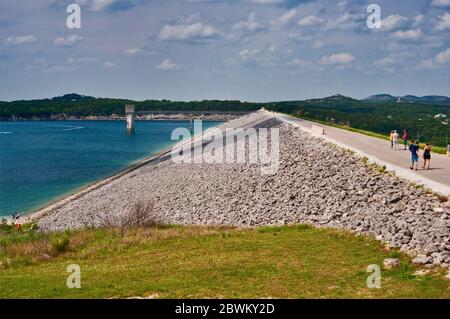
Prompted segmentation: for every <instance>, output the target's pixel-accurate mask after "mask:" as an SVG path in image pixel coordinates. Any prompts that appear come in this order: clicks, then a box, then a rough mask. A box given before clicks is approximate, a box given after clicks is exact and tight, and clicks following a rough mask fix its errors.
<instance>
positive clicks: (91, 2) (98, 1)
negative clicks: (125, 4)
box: [75, 0, 120, 11]
mask: <svg viewBox="0 0 450 319" xmlns="http://www.w3.org/2000/svg"><path fill="white" fill-rule="evenodd" d="M119 1H120V0H76V1H75V3H77V4H79V5H80V6H85V7H87V8H88V9H89V10H91V11H103V10H105V9H107V8H109V7H110V6H111V5H113V4H114V3H117V2H119Z"/></svg>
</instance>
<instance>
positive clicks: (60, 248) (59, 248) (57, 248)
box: [51, 236, 70, 253]
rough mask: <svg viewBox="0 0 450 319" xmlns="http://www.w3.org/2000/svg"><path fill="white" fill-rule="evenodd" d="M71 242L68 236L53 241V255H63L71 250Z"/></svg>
mask: <svg viewBox="0 0 450 319" xmlns="http://www.w3.org/2000/svg"><path fill="white" fill-rule="evenodd" d="M69 244H70V240H69V237H68V236H63V237H56V238H53V239H52V241H51V247H52V252H53V253H62V252H65V251H67V248H69Z"/></svg>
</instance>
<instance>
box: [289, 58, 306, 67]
mask: <svg viewBox="0 0 450 319" xmlns="http://www.w3.org/2000/svg"><path fill="white" fill-rule="evenodd" d="M289 65H293V66H297V67H307V66H311V63H310V62H309V61H306V60H303V59H294V60H292V61H291V62H290V63H289Z"/></svg>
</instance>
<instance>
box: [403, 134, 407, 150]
mask: <svg viewBox="0 0 450 319" xmlns="http://www.w3.org/2000/svg"><path fill="white" fill-rule="evenodd" d="M402 140H403V146H404V147H405V150H406V146H407V144H408V132H406V130H403V135H402Z"/></svg>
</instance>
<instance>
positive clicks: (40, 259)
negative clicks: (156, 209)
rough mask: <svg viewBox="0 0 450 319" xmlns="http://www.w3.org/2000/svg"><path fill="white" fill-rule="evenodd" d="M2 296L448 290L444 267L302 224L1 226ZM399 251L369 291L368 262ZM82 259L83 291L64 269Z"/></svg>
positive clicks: (434, 293)
mask: <svg viewBox="0 0 450 319" xmlns="http://www.w3.org/2000/svg"><path fill="white" fill-rule="evenodd" d="M0 249H1V250H0V260H1V261H2V263H1V266H0V298H14V297H18V298H54V297H56V298H84V297H86V298H119V297H132V296H143V297H146V296H150V295H153V296H156V297H158V298H222V297H224V298H256V297H273V298H323V297H325V298H419V297H421V298H432V297H434V298H436V297H437V298H450V280H447V279H445V278H444V277H443V276H444V273H443V272H442V271H435V272H432V273H430V274H427V275H425V276H414V275H413V273H414V272H415V271H416V269H415V267H414V266H412V265H411V263H410V262H409V259H408V258H406V257H405V256H403V255H401V254H399V253H398V252H396V251H392V250H391V251H388V250H386V249H384V248H383V247H382V246H381V245H380V243H379V242H377V241H375V240H374V239H371V238H368V237H365V236H355V235H352V234H349V233H347V232H343V231H337V230H331V229H317V228H312V227H310V226H306V225H299V226H283V227H263V228H257V229H245V230H244V229H231V228H216V227H194V226H155V227H148V228H131V229H122V230H119V229H98V230H82V231H75V232H70V233H59V234H51V235H44V234H40V233H37V232H34V231H32V230H29V229H28V230H23V231H22V232H19V231H16V230H14V229H7V228H6V226H3V228H1V229H0ZM387 257H399V258H400V259H401V266H400V267H399V268H396V269H394V270H384V269H383V270H382V274H381V275H382V279H381V284H382V286H381V289H369V288H367V285H366V279H367V277H368V276H369V275H370V274H369V273H367V272H366V269H367V266H368V265H369V264H378V265H380V266H381V267H382V265H383V259H384V258H387ZM70 264H78V265H79V266H80V267H81V289H68V288H67V287H66V279H67V276H68V275H69V274H68V273H67V272H66V268H67V266H68V265H70Z"/></svg>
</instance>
